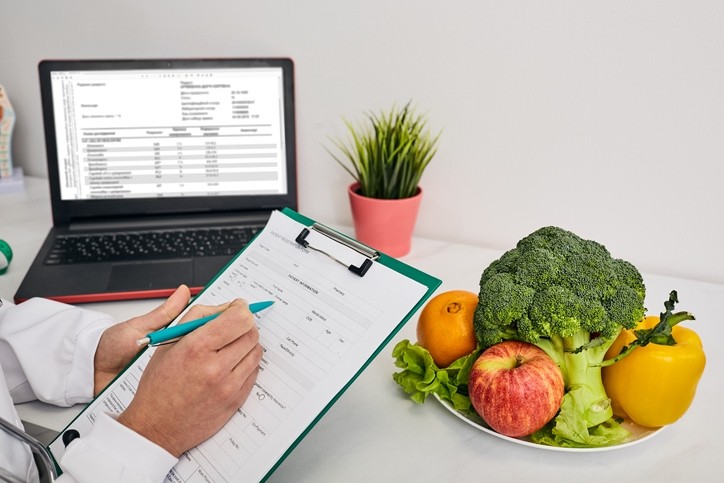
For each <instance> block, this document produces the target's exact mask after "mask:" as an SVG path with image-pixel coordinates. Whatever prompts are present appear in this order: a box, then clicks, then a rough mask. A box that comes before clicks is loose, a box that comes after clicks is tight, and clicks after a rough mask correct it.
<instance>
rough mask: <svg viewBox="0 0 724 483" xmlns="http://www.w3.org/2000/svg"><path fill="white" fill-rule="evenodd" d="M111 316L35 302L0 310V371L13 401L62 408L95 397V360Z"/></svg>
mask: <svg viewBox="0 0 724 483" xmlns="http://www.w3.org/2000/svg"><path fill="white" fill-rule="evenodd" d="M112 324H113V320H112V318H111V317H110V316H108V315H106V314H102V313H100V312H95V311H91V310H86V309H81V308H78V307H73V306H70V305H66V304H62V303H59V302H53V301H51V300H46V299H31V300H28V301H26V302H24V303H22V304H19V305H13V304H11V303H9V302H7V301H5V302H3V305H2V307H0V366H2V369H3V372H4V373H5V379H6V383H7V385H8V389H9V391H10V394H11V396H12V397H13V401H14V402H15V403H16V404H17V403H20V402H25V401H30V400H33V399H40V400H41V401H43V402H47V403H50V404H54V405H57V406H72V405H73V404H77V403H85V402H88V401H89V400H90V399H91V398H92V397H93V358H94V356H95V351H96V348H97V347H98V341H99V340H100V337H101V334H102V333H103V331H104V330H105V329H106V328H107V327H109V326H110V325H112Z"/></svg>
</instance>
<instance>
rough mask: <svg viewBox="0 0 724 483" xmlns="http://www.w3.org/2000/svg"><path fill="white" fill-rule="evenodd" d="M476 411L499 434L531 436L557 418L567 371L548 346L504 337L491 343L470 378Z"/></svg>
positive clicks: (476, 362)
mask: <svg viewBox="0 0 724 483" xmlns="http://www.w3.org/2000/svg"><path fill="white" fill-rule="evenodd" d="M468 392H469V393H470V401H471V402H472V404H473V407H474V408H475V411H477V413H478V414H479V415H480V417H482V418H483V420H484V421H485V422H486V423H488V425H489V426H490V427H491V428H493V429H494V430H495V431H497V432H498V433H500V434H504V435H506V436H511V437H514V438H518V437H522V436H528V435H530V434H533V433H534V432H536V431H538V430H539V429H540V428H542V427H543V426H545V424H546V423H547V422H548V421H550V420H551V419H553V417H554V416H555V415H556V413H557V412H558V409H559V408H560V407H561V402H562V401H563V392H564V387H563V375H562V374H561V371H560V369H559V368H558V366H557V365H556V363H555V362H554V361H553V359H551V358H550V357H549V356H548V354H546V353H545V352H544V351H543V349H541V348H539V347H537V346H535V345H533V344H528V343H526V342H519V341H512V340H510V341H504V342H501V343H499V344H496V345H494V346H491V347H488V348H487V349H486V350H485V351H484V352H483V353H482V354H481V355H480V357H478V359H477V360H476V361H475V363H474V364H473V368H472V370H471V371H470V379H469V381H468Z"/></svg>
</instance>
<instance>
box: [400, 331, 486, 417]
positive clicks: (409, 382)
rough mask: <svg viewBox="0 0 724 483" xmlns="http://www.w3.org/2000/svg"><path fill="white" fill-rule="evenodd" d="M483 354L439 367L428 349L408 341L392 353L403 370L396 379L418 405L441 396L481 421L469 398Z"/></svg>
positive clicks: (465, 357) (404, 341) (474, 353)
mask: <svg viewBox="0 0 724 483" xmlns="http://www.w3.org/2000/svg"><path fill="white" fill-rule="evenodd" d="M479 355H480V351H479V350H475V351H474V352H473V353H471V354H469V355H467V356H464V357H461V358H460V359H457V360H456V361H454V362H453V363H452V364H450V365H449V366H448V367H445V368H439V367H437V365H435V362H434V361H433V360H432V356H431V355H430V353H429V352H428V351H427V349H425V348H424V347H421V346H419V345H417V344H413V343H411V342H410V341H409V340H407V339H405V340H403V341H400V342H399V343H398V344H397V345H396V346H395V348H394V349H393V351H392V357H394V358H395V365H396V366H397V367H399V368H401V369H403V370H402V371H401V372H397V373H395V374H393V375H392V378H393V379H394V380H395V382H397V384H399V385H400V387H401V388H402V389H403V390H404V391H405V392H406V393H407V394H409V395H410V398H411V399H412V400H413V401H415V402H416V403H418V404H422V403H424V402H425V399H426V398H427V396H429V395H430V394H437V395H438V396H439V397H440V399H442V400H444V401H448V402H449V403H450V404H451V405H452V407H453V408H454V409H455V410H456V411H459V412H461V413H463V414H468V415H474V416H475V417H478V418H479V416H477V413H475V409H473V407H472V405H471V403H470V398H469V397H468V378H469V377H470V370H471V369H472V367H473V363H474V362H475V360H476V359H477V358H478V356H479Z"/></svg>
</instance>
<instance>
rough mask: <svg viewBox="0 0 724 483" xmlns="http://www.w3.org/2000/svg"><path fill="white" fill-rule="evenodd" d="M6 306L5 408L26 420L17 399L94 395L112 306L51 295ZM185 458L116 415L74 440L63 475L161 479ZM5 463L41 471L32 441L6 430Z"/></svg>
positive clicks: (2, 335) (66, 402)
mask: <svg viewBox="0 0 724 483" xmlns="http://www.w3.org/2000/svg"><path fill="white" fill-rule="evenodd" d="M1 302H3V303H2V306H0V416H1V417H3V418H5V419H6V420H8V421H10V422H12V423H14V424H15V425H16V426H18V427H19V428H22V423H21V422H20V418H19V417H18V414H17V412H16V411H15V407H14V404H16V403H20V402H25V401H31V400H35V399H39V400H41V401H44V402H47V403H50V404H55V405H58V406H71V405H73V404H77V403H85V402H88V401H89V400H90V399H91V397H92V395H93V357H94V355H95V350H96V347H97V346H98V341H99V340H100V336H101V334H102V332H103V330H105V329H106V328H107V327H109V326H110V325H111V324H113V321H112V320H111V318H110V317H109V316H107V315H105V314H101V313H98V312H93V311H90V310H86V309H80V308H77V307H72V306H69V305H65V304H61V303H58V302H53V301H49V300H44V299H32V300H28V301H27V302H24V303H22V304H20V305H12V304H11V303H9V302H8V301H1ZM177 461H178V460H177V459H176V458H175V457H174V456H173V455H171V454H169V453H168V452H167V451H165V450H164V449H163V448H161V447H159V446H157V445H155V444H154V443H152V442H150V441H148V440H147V439H145V438H143V437H141V436H140V435H138V434H137V433H135V432H133V431H131V430H130V429H128V428H126V427H125V426H123V425H121V424H119V423H118V422H116V421H115V420H114V419H113V418H111V417H109V416H104V417H101V418H99V420H98V422H97V423H96V424H95V425H94V427H93V429H92V430H91V431H90V432H89V433H88V434H87V435H82V436H81V437H80V438H78V439H76V440H74V441H73V442H72V443H71V444H70V445H69V446H68V448H67V449H66V452H65V454H64V456H63V458H62V459H61V461H60V462H59V463H60V466H61V469H62V470H63V475H62V476H61V477H60V478H59V479H58V480H57V481H59V482H62V483H72V482H78V483H85V482H92V483H97V482H101V481H102V482H124V483H125V482H129V483H130V482H133V483H137V482H149V483H160V482H162V481H163V480H164V478H165V476H166V474H167V473H168V471H169V470H170V469H171V467H173V465H174V464H176V463H177ZM0 467H1V468H3V469H5V470H9V471H10V472H11V473H13V474H15V475H17V476H18V477H20V478H22V479H24V480H25V481H28V482H35V481H37V479H38V475H37V469H36V467H35V464H34V463H33V458H32V455H31V452H30V450H29V448H28V447H27V446H25V445H24V444H22V443H20V442H19V441H18V440H17V439H15V438H13V437H11V436H9V435H8V434H6V433H5V432H4V431H2V430H0Z"/></svg>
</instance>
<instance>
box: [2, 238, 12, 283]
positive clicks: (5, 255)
mask: <svg viewBox="0 0 724 483" xmlns="http://www.w3.org/2000/svg"><path fill="white" fill-rule="evenodd" d="M12 259H13V251H12V250H11V249H10V245H8V244H7V242H6V241H5V240H0V275H2V274H3V273H5V272H7V271H8V266H10V260H12Z"/></svg>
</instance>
